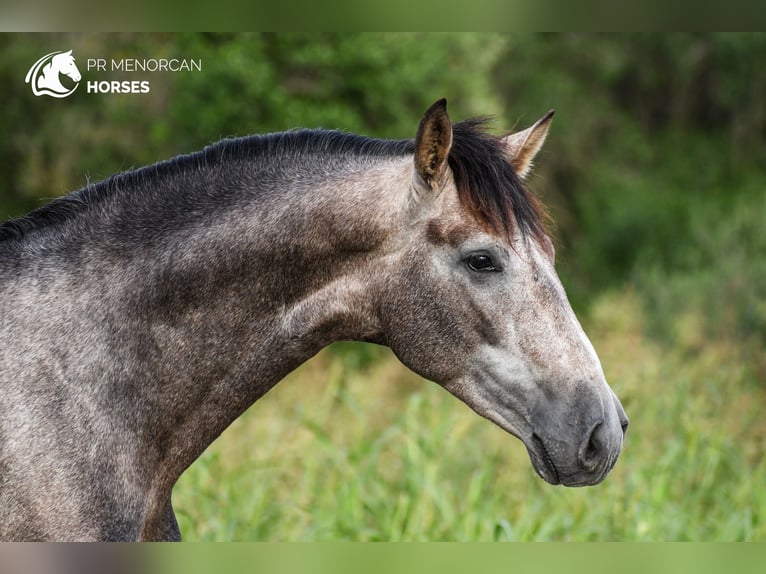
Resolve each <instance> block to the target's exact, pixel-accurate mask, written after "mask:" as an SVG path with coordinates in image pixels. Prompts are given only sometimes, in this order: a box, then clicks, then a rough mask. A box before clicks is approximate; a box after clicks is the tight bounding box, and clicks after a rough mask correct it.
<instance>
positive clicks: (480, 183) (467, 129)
mask: <svg viewBox="0 0 766 574" xmlns="http://www.w3.org/2000/svg"><path fill="white" fill-rule="evenodd" d="M488 123H489V119H488V118H474V119H470V120H465V121H462V122H459V123H456V124H454V125H453V128H452V129H453V139H452V149H451V150H450V154H449V166H450V169H451V170H452V174H453V176H454V178H455V185H456V186H457V190H458V195H459V197H460V202H461V203H462V204H463V206H465V207H466V208H468V209H470V210H471V211H473V213H474V214H475V215H476V217H477V218H478V219H479V220H480V221H482V222H483V223H485V224H486V225H488V226H489V228H490V230H492V231H493V232H494V233H497V234H498V235H501V236H504V237H508V238H510V237H511V236H512V234H513V230H514V221H515V223H516V225H517V226H518V227H519V229H520V230H521V232H522V233H523V234H525V235H526V234H531V235H533V236H535V237H538V238H539V237H541V236H542V235H544V234H545V233H546V226H545V223H546V218H547V215H546V213H545V210H544V208H543V206H542V203H541V202H540V201H539V200H538V199H537V197H536V196H535V195H533V194H532V193H530V192H529V191H528V190H527V188H526V187H525V186H524V184H523V183H522V181H521V179H520V178H519V176H518V175H517V174H516V171H515V170H514V169H513V167H512V166H511V164H510V163H509V162H508V160H507V159H506V156H505V153H504V150H503V144H502V141H501V140H500V138H498V137H495V136H493V135H491V134H490V133H489V132H488Z"/></svg>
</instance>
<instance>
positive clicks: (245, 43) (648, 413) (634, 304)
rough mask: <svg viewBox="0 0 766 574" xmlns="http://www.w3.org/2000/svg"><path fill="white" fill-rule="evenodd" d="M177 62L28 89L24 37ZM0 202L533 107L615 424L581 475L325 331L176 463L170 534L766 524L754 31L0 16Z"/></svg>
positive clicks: (763, 101) (40, 49) (81, 60)
mask: <svg viewBox="0 0 766 574" xmlns="http://www.w3.org/2000/svg"><path fill="white" fill-rule="evenodd" d="M69 49H73V52H74V54H75V56H76V57H77V58H78V65H79V66H80V71H81V72H82V73H83V83H84V82H85V81H87V80H88V79H89V78H88V72H87V71H86V69H85V59H86V58H87V57H103V58H108V59H120V58H140V59H144V58H147V59H148V58H152V59H159V58H195V59H202V62H203V69H202V71H201V72H177V73H171V72H154V73H150V72H145V73H133V74H129V75H128V74H125V73H122V75H121V73H119V72H109V73H107V74H104V73H101V74H100V75H99V77H98V79H99V80H103V79H108V80H111V79H117V80H123V79H130V80H134V79H139V80H143V79H148V80H150V81H151V92H150V93H148V94H87V93H86V92H85V86H84V85H81V86H80V88H79V90H78V91H77V92H76V93H75V94H73V95H72V96H71V97H69V98H66V99H62V100H56V99H53V98H47V97H39V98H36V97H34V96H33V95H32V94H31V91H30V90H29V86H28V85H26V84H25V83H24V81H23V80H24V76H25V74H26V71H27V70H28V69H29V67H30V66H31V65H32V63H34V62H35V61H36V60H37V59H38V58H39V57H40V56H42V55H44V54H47V53H49V52H52V51H54V50H69ZM0 85H1V86H2V88H3V92H2V96H0V98H2V105H1V106H0V126H2V137H0V219H5V218H8V217H13V216H18V215H21V214H23V213H25V212H27V211H29V210H30V209H32V208H34V207H36V206H39V205H41V204H42V203H44V202H45V201H47V200H49V199H51V198H53V197H56V196H58V195H62V194H65V193H67V192H69V191H72V190H74V189H77V188H80V187H82V186H83V185H85V184H86V183H87V182H88V181H97V180H100V179H103V178H105V177H107V176H109V175H111V174H113V173H115V172H118V171H123V170H126V169H130V168H132V167H138V166H141V165H145V164H148V163H152V162H155V161H158V160H161V159H166V158H169V157H171V156H174V155H176V154H179V153H185V152H190V151H194V150H197V149H200V148H201V147H203V146H205V145H207V144H209V143H213V142H214V141H217V140H218V139H220V138H221V137H226V136H238V135H246V134H251V133H263V132H269V131H281V130H285V129H290V128H296V127H325V128H338V129H342V130H347V131H353V132H357V133H364V134H367V135H371V136H378V137H388V138H405V137H413V136H414V134H415V131H416V128H417V124H418V122H419V120H420V117H421V115H422V113H423V111H424V110H425V109H426V107H428V105H430V104H431V103H432V102H433V101H435V100H436V99H438V98H440V97H447V99H448V100H449V110H450V114H451V117H452V118H453V120H459V119H463V118H466V117H470V116H475V115H492V116H494V117H495V123H494V125H495V126H496V128H497V130H498V132H501V131H505V130H511V129H513V128H518V129H521V128H525V127H527V126H528V125H530V124H532V123H533V122H534V121H535V120H537V119H538V118H539V117H540V116H542V115H543V114H544V113H545V112H546V111H548V110H549V109H551V108H554V109H556V117H555V119H554V123H553V128H552V130H551V133H550V135H549V137H548V140H547V143H546V146H545V148H544V149H543V152H542V153H541V154H540V155H539V156H538V159H537V162H536V169H535V171H534V173H533V175H532V176H531V177H530V179H529V186H530V187H531V189H532V190H533V191H534V192H536V193H537V194H539V195H540V196H541V197H542V198H543V199H544V200H545V202H546V203H547V205H548V206H549V208H550V211H551V213H552V215H553V218H554V220H555V225H554V230H553V231H554V235H555V241H556V243H557V258H558V259H557V267H558V270H559V273H560V276H561V278H562V281H563V282H564V285H565V287H566V288H567V291H568V293H569V296H570V299H571V300H572V303H573V306H574V307H575V310H576V311H577V313H578V315H579V316H580V318H581V321H582V322H583V325H584V327H585V329H586V332H587V333H588V334H589V336H590V337H591V339H592V340H593V343H594V346H595V347H596V350H597V352H598V353H599V356H600V357H601V359H602V362H603V364H604V370H605V372H606V375H607V379H608V380H609V381H610V384H611V385H612V388H613V389H614V390H615V392H616V393H617V395H618V396H619V397H620V398H621V400H622V402H623V404H624V406H625V408H626V410H627V412H628V414H629V416H630V417H631V427H630V430H629V432H628V437H627V440H626V444H625V449H624V453H623V455H622V457H621V459H620V461H619V462H618V465H617V467H616V468H615V470H614V471H613V473H612V474H611V475H610V476H609V477H608V478H607V479H606V481H605V482H604V483H603V484H602V485H599V486H596V487H591V488H586V489H565V488H562V487H552V486H550V485H547V484H545V483H543V482H542V481H541V480H540V479H539V478H537V477H536V475H535V473H534V471H533V470H532V468H531V465H530V464H529V460H528V458H527V455H526V451H525V449H524V447H523V445H522V444H521V443H520V442H519V441H518V440H516V439H514V438H512V437H510V436H508V435H506V434H505V433H503V431H501V430H500V429H497V428H495V427H494V426H493V425H492V424H491V423H489V422H488V421H485V420H483V419H480V418H479V417H478V416H476V415H474V414H473V413H471V412H470V411H469V410H468V409H467V407H465V406H463V405H462V404H461V403H459V402H458V401H456V400H454V399H453V398H452V397H450V396H449V395H448V394H447V393H446V392H444V391H443V390H441V389H440V388H438V387H437V386H436V385H433V384H431V383H428V382H425V381H422V380H420V379H418V377H416V376H415V375H413V374H412V373H410V372H408V371H407V370H406V369H405V368H404V367H402V366H401V365H400V364H399V363H398V362H397V361H396V359H395V358H393V356H392V355H391V354H390V353H389V352H388V351H387V350H386V349H383V348H380V347H375V346H372V345H364V344H353V343H341V344H336V345H334V346H332V347H330V348H329V349H328V350H326V351H324V352H322V353H321V354H320V355H319V356H317V357H316V358H315V359H313V360H312V361H310V362H309V363H307V364H306V365H304V366H303V367H301V368H300V369H299V370H298V371H296V372H295V373H293V374H292V375H290V377H289V380H286V381H285V382H283V383H280V385H278V386H277V387H276V388H275V389H274V390H273V391H272V392H270V393H269V394H268V395H267V396H266V397H265V398H264V399H262V400H261V401H259V402H258V403H256V405H254V406H253V407H252V408H251V409H250V410H249V411H248V412H247V413H246V414H245V415H244V416H243V417H242V418H240V419H239V420H238V421H237V422H236V423H235V424H234V425H232V427H230V429H229V430H227V431H226V432H225V433H224V435H222V437H221V438H220V439H219V440H218V441H217V442H216V443H215V444H214V445H213V446H212V447H211V448H210V449H208V451H207V452H206V453H205V455H204V456H203V457H202V458H201V459H200V460H199V461H198V462H197V463H195V465H193V466H192V467H191V468H190V469H189V471H187V473H186V474H185V475H184V476H183V477H182V479H181V481H180V482H179V485H178V486H177V488H176V491H175V494H174V505H175V507H176V511H177V514H178V516H179V522H180V524H181V528H182V532H183V534H184V537H185V538H186V539H187V540H338V539H340V540H481V541H485V540H486V541H490V540H700V541H712V540H764V539H766V489H764V484H766V459H765V458H764V454H765V453H766V417H764V416H763V413H764V407H765V406H766V354H765V353H764V346H765V345H766V146H764V143H766V97H765V96H766V35H763V34H623V35H594V34H542V35H519V34H513V35H503V34H393V33H386V34H315V33H312V34H248V35H243V34H164V35H159V34H104V35H98V34H87V35H86V34H45V35H31V34H4V35H0Z"/></svg>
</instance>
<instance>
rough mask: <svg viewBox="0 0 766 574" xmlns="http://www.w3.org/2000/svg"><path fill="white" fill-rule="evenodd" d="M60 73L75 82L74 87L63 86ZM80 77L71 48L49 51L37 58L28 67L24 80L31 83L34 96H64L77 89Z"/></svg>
mask: <svg viewBox="0 0 766 574" xmlns="http://www.w3.org/2000/svg"><path fill="white" fill-rule="evenodd" d="M61 74H63V75H65V76H68V77H69V78H71V79H72V80H73V81H74V82H77V83H76V84H75V85H74V87H72V88H67V87H65V86H64V85H63V84H62V83H61V78H60V75H61ZM81 79H82V76H81V75H80V70H78V69H77V64H75V63H74V56H73V55H72V50H69V51H68V52H51V53H50V54H48V55H46V56H43V57H42V58H40V59H39V60H37V62H35V63H34V65H33V66H32V67H31V68H29V71H28V72H27V77H26V78H25V79H24V82H26V83H27V84H31V85H32V93H33V94H34V95H36V96H42V95H45V96H51V97H53V98H66V97H67V96H68V95H70V94H72V93H73V92H74V91H75V90H76V89H77V86H79V85H80V80H81Z"/></svg>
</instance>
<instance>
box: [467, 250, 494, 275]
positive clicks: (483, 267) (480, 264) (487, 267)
mask: <svg viewBox="0 0 766 574" xmlns="http://www.w3.org/2000/svg"><path fill="white" fill-rule="evenodd" d="M466 264H467V265H468V268H469V269H470V270H471V271H482V272H486V271H497V268H496V267H495V264H494V263H493V262H492V258H490V256H489V255H484V254H483V253H474V254H473V255H470V256H469V257H468V258H467V259H466Z"/></svg>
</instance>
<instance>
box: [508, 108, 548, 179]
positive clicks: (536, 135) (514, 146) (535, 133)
mask: <svg viewBox="0 0 766 574" xmlns="http://www.w3.org/2000/svg"><path fill="white" fill-rule="evenodd" d="M553 113H554V110H551V111H549V112H548V113H547V114H545V115H544V116H543V117H542V118H540V119H539V120H537V122H535V124H534V125H533V126H532V127H529V128H527V129H525V130H524V131H520V132H516V133H515V134H510V135H508V136H506V137H504V138H503V143H504V144H505V149H506V156H507V157H508V161H509V162H511V165H512V166H513V168H514V169H515V170H516V173H517V174H518V175H519V177H520V178H521V179H524V178H526V176H527V175H528V174H529V171H530V170H531V169H532V160H534V159H535V156H536V155H537V152H539V151H540V148H542V147H543V143H545V136H547V135H548V128H549V127H551V120H552V119H553Z"/></svg>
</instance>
